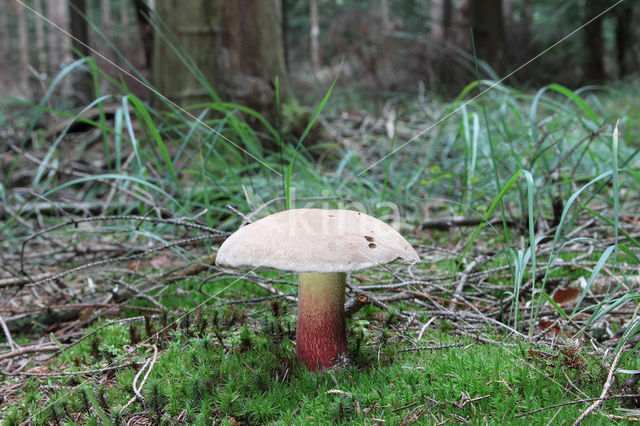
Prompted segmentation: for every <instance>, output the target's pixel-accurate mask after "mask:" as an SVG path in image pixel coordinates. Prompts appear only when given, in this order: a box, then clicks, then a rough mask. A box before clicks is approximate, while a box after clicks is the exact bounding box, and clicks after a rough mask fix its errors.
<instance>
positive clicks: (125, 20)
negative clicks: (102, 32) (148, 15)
mask: <svg viewBox="0 0 640 426" xmlns="http://www.w3.org/2000/svg"><path fill="white" fill-rule="evenodd" d="M119 26H120V41H121V43H122V46H121V49H122V50H123V51H125V52H126V49H125V44H126V43H127V40H128V39H129V2H128V1H126V0H120V25H119Z"/></svg>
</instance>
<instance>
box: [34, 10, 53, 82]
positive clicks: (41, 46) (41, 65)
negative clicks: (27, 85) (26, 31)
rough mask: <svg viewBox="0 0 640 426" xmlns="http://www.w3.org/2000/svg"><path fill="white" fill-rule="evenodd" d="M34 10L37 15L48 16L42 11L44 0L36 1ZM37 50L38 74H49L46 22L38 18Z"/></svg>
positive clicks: (36, 21)
mask: <svg viewBox="0 0 640 426" xmlns="http://www.w3.org/2000/svg"><path fill="white" fill-rule="evenodd" d="M33 9H34V10H35V11H36V13H39V14H40V15H42V16H46V14H45V13H44V10H43V9H42V0H35V2H34V3H33ZM35 23H36V49H38V72H40V73H44V74H48V73H49V70H48V68H47V65H48V64H47V49H46V47H45V39H44V21H43V20H42V19H41V18H39V17H37V16H36V20H35Z"/></svg>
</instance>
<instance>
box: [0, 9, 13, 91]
mask: <svg viewBox="0 0 640 426" xmlns="http://www.w3.org/2000/svg"><path fill="white" fill-rule="evenodd" d="M6 3H7V1H3V2H2V3H1V4H2V5H3V6H4V7H5V10H7V12H10V10H9V8H8V7H6V6H7V5H6ZM8 15H9V13H0V85H2V87H3V88H8V87H10V86H12V85H11V78H10V77H9V75H10V72H9V62H10V61H9V57H10V55H11V48H10V45H9V17H8Z"/></svg>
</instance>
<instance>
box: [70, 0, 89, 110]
mask: <svg viewBox="0 0 640 426" xmlns="http://www.w3.org/2000/svg"><path fill="white" fill-rule="evenodd" d="M86 16H87V3H86V0H70V1H69V21H70V29H71V35H72V36H73V38H72V40H71V44H72V46H73V51H72V56H73V59H80V58H84V57H86V56H89V28H88V25H87V20H86V18H85V17H86ZM72 76H73V82H72V88H73V91H74V93H73V95H74V97H79V98H80V99H81V101H82V102H83V103H85V104H86V103H89V102H90V100H91V98H92V90H91V86H92V82H91V74H90V73H89V72H88V71H87V70H84V69H77V68H76V70H75V71H74V72H73V74H72Z"/></svg>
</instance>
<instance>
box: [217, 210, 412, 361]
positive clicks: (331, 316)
mask: <svg viewBox="0 0 640 426" xmlns="http://www.w3.org/2000/svg"><path fill="white" fill-rule="evenodd" d="M394 260H401V261H404V262H405V263H417V262H419V260H420V259H419V257H418V254H417V253H416V251H415V250H414V249H413V247H411V245H410V244H409V243H408V242H407V241H406V240H405V239H404V238H403V237H402V236H401V235H400V234H399V233H398V232H397V231H396V230H395V229H393V228H392V227H390V226H389V225H387V224H386V223H384V222H382V221H381V220H379V219H376V218H374V217H371V216H368V215H366V214H364V213H361V212H357V211H352V210H323V209H293V210H285V211H281V212H279V213H275V214H272V215H270V216H267V217H265V218H262V219H260V220H258V221H256V222H253V223H251V224H249V225H246V226H244V227H242V228H240V229H238V230H237V231H236V232H235V233H233V234H232V235H231V236H230V237H229V238H228V239H227V240H226V241H225V242H224V243H223V244H222V245H221V246H220V249H219V250H218V253H217V256H216V264H217V265H221V266H228V267H233V268H237V267H242V266H245V267H246V266H252V267H269V268H275V269H279V270H283V271H292V272H298V273H299V285H298V322H297V326H296V352H297V356H298V359H299V360H300V361H301V362H303V363H304V364H305V365H306V366H307V367H308V368H309V369H310V370H322V369H324V368H329V367H331V366H332V365H334V363H335V360H336V358H337V357H338V356H339V355H340V354H343V353H346V352H347V339H346V331H345V315H344V299H345V284H346V272H351V271H357V270H361V269H365V268H370V267H372V266H377V265H382V264H385V263H389V262H393V261H394Z"/></svg>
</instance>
